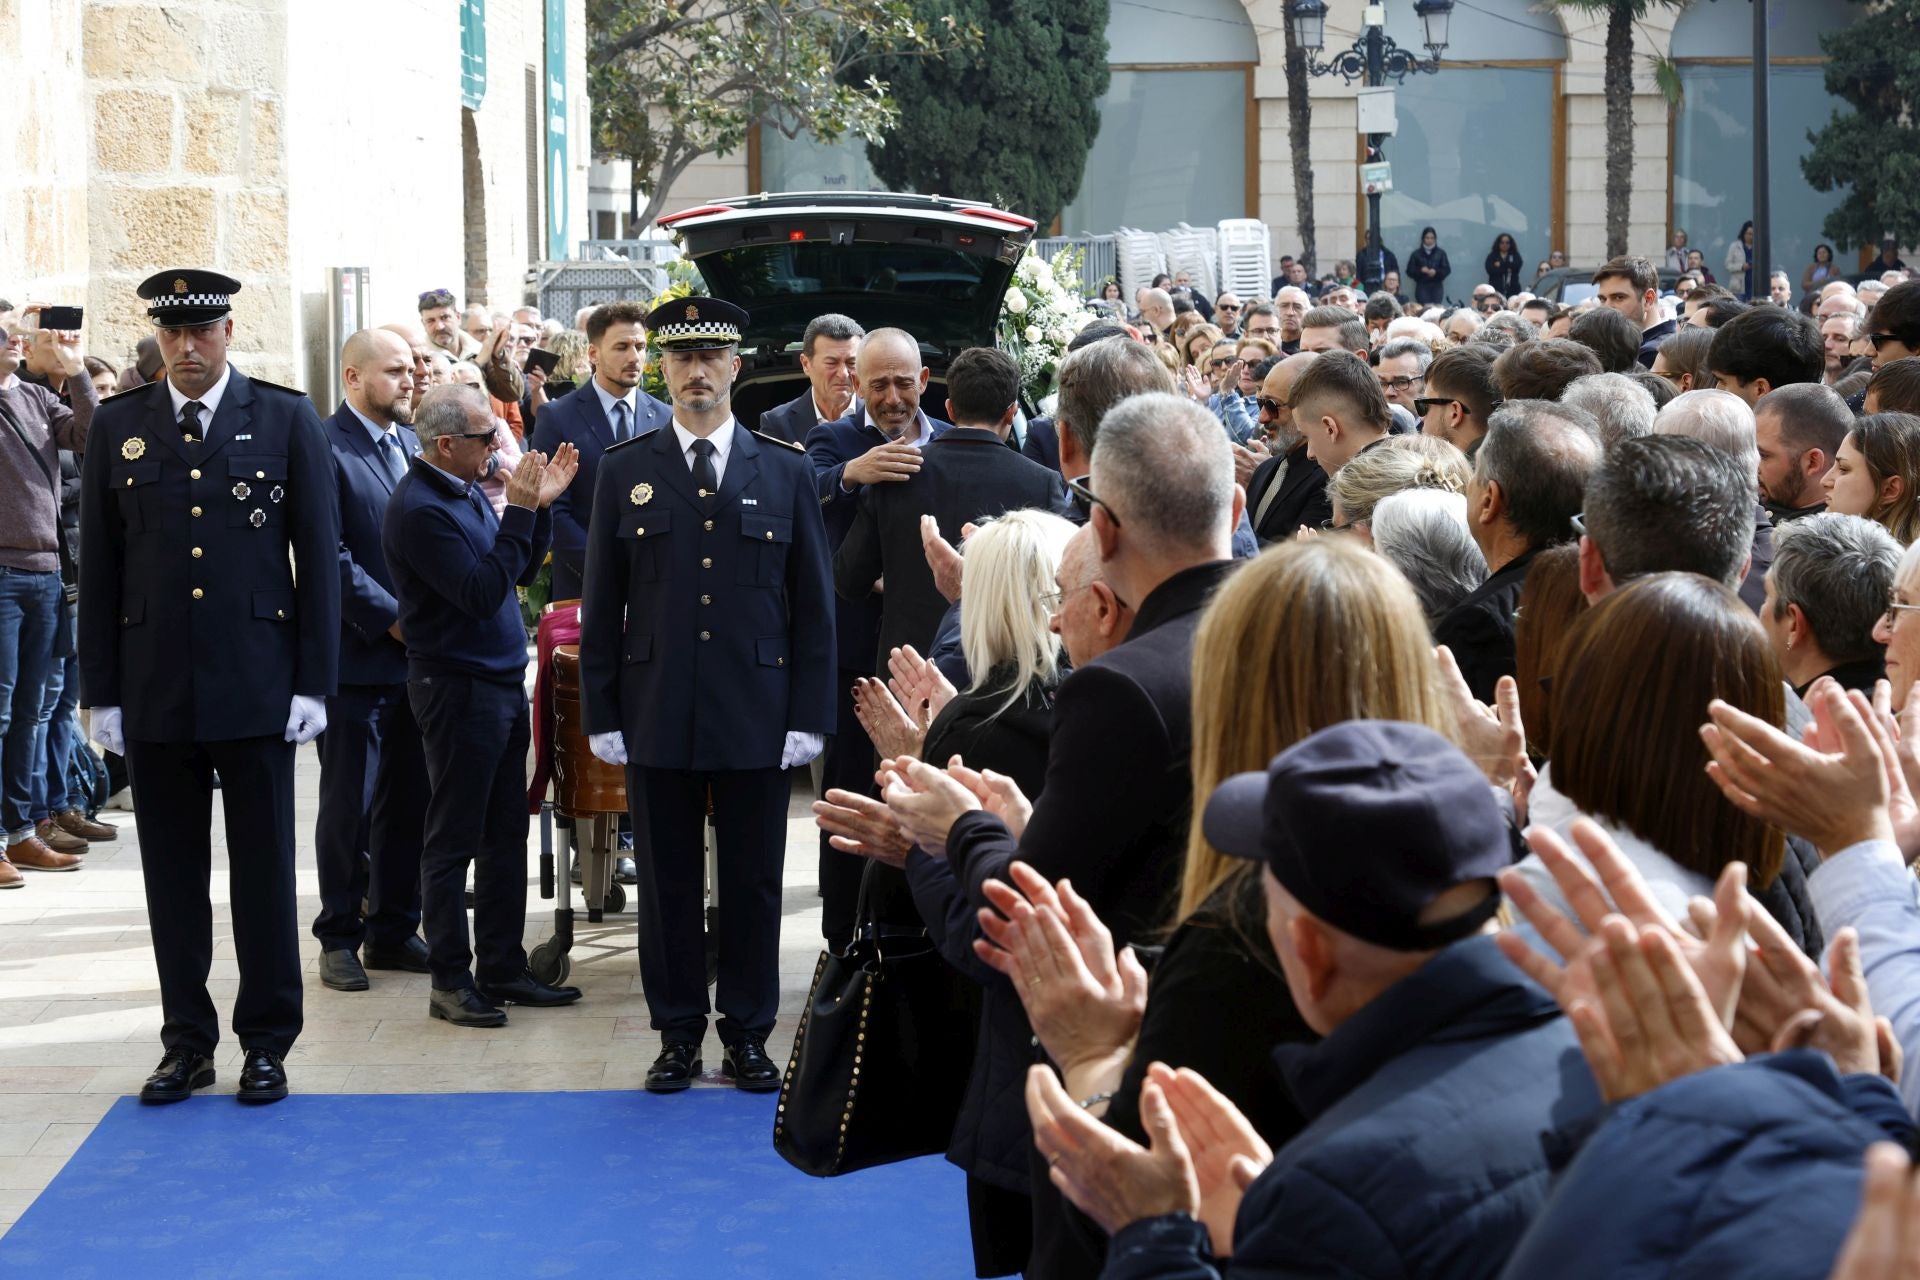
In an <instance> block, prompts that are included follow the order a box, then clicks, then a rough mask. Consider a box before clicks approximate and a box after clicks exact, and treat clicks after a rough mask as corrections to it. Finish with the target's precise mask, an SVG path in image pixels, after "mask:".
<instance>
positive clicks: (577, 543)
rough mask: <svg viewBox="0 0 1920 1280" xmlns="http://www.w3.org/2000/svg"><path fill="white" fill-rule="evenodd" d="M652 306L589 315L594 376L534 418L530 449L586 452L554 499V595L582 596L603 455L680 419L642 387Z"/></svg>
mask: <svg viewBox="0 0 1920 1280" xmlns="http://www.w3.org/2000/svg"><path fill="white" fill-rule="evenodd" d="M646 319H647V311H646V308H645V307H643V306H641V305H640V304H639V303H637V302H609V303H607V304H606V305H605V306H601V307H596V308H594V311H593V314H591V315H589V316H588V317H587V349H588V351H589V352H590V353H591V355H592V358H593V377H591V378H589V379H587V381H586V382H585V384H583V385H582V386H579V387H576V388H575V389H574V390H572V391H569V392H568V393H567V394H566V395H564V396H561V397H560V398H559V399H558V400H553V401H550V402H548V403H547V404H546V405H545V406H543V407H542V408H541V410H540V416H539V417H537V418H536V419H535V420H534V426H533V439H532V440H530V441H529V442H528V444H527V447H528V448H529V449H537V450H538V451H540V452H541V453H544V454H546V455H547V456H549V457H552V456H553V453H554V451H555V450H557V449H558V448H559V447H560V446H561V445H562V444H570V445H572V446H573V447H574V448H575V449H578V450H579V451H580V469H579V470H578V471H577V472H575V473H574V477H573V484H572V485H571V486H569V487H568V489H567V491H566V492H565V493H564V494H562V495H560V498H559V500H558V501H556V502H555V503H554V504H553V597H552V598H553V599H555V600H577V599H579V597H580V580H581V577H582V575H583V574H584V573H585V566H586V550H587V526H589V525H590V524H592V523H593V479H594V474H595V472H596V471H597V470H598V469H599V466H600V455H601V454H603V453H605V452H606V451H607V450H608V449H610V448H612V447H613V446H614V445H616V444H618V443H620V442H621V441H622V440H631V439H633V438H634V437H635V436H643V435H646V434H647V433H648V432H649V431H655V430H658V429H659V428H661V427H663V426H665V425H666V424H667V423H669V422H671V421H672V420H673V410H672V409H669V408H668V407H667V406H666V405H664V404H661V403H660V402H659V401H658V400H656V399H654V398H653V397H652V396H650V395H648V394H647V393H646V392H644V391H642V390H641V389H640V378H641V375H642V374H643V373H644V372H645V371H646V363H647V331H646V327H645V326H646Z"/></svg>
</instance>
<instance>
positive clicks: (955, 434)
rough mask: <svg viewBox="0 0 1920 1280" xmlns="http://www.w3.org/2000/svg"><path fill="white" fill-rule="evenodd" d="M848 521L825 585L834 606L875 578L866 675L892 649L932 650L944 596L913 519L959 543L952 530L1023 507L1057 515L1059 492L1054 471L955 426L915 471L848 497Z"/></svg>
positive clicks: (863, 593) (925, 452)
mask: <svg viewBox="0 0 1920 1280" xmlns="http://www.w3.org/2000/svg"><path fill="white" fill-rule="evenodd" d="M855 496H856V497H857V498H858V502H857V503H856V504H855V511H854V517H853V523H852V524H851V525H850V526H849V527H848V529H847V534H846V537H845V538H844V539H842V540H841V543H840V548H839V550H838V551H837V552H836V553H835V554H834V559H833V579H834V588H835V590H837V591H838V592H839V593H840V596H841V598H842V599H845V600H851V601H860V600H865V599H867V598H868V597H869V595H870V594H871V592H872V591H873V583H874V579H876V578H884V579H885V580H886V590H885V591H884V592H883V593H882V594H881V596H880V639H879V648H878V650H877V651H876V654H875V657H874V665H873V667H872V670H875V671H885V670H886V666H887V654H888V653H889V652H890V651H891V650H893V649H894V648H896V647H898V646H900V645H908V644H910V645H912V646H913V647H914V648H916V649H918V650H919V651H920V652H921V653H923V654H924V653H926V652H928V651H929V650H930V649H931V648H932V645H933V637H934V633H935V632H936V631H938V630H939V628H940V619H941V618H942V617H943V616H944V615H945V614H946V612H947V599H946V597H945V596H943V595H941V594H940V592H939V589H938V588H936V587H935V586H934V585H933V571H932V570H931V569H929V568H928V567H927V557H926V554H925V553H924V552H923V551H922V550H921V545H920V517H921V516H922V515H932V516H934V517H935V518H936V519H938V520H939V522H940V532H941V534H942V535H944V536H945V537H946V539H947V540H948V541H949V542H952V543H954V544H956V545H958V543H959V541H960V530H961V527H962V526H964V525H966V524H967V523H968V522H970V521H977V520H980V519H982V518H983V517H991V516H997V515H1001V514H1003V513H1005V512H1008V511H1018V510H1020V509H1022V508H1025V507H1038V508H1040V509H1042V510H1046V511H1052V512H1055V513H1056V514H1064V512H1065V510H1066V507H1067V490H1066V485H1065V484H1064V483H1063V482H1062V481H1061V479H1060V475H1059V473H1058V472H1054V471H1049V470H1047V469H1046V468H1045V467H1043V466H1041V465H1040V464H1039V463H1037V462H1035V461H1033V460H1032V459H1031V458H1024V457H1021V456H1020V455H1019V454H1017V453H1015V452H1014V451H1013V450H1011V449H1009V448H1007V446H1006V443H1005V442H1004V441H1003V440H1001V438H1000V437H999V436H998V435H995V434H994V433H993V432H991V431H987V430H983V429H981V428H978V427H954V428H952V429H951V430H948V431H946V432H943V433H942V434H940V435H939V436H936V437H935V438H934V439H932V440H929V441H927V443H926V444H925V445H924V446H923V447H922V449H921V465H920V471H919V474H917V475H915V476H914V477H913V478H912V479H911V480H907V481H904V482H902V483H899V484H877V485H871V486H868V487H867V488H865V489H863V490H861V491H860V492H859V493H858V494H857V495H855Z"/></svg>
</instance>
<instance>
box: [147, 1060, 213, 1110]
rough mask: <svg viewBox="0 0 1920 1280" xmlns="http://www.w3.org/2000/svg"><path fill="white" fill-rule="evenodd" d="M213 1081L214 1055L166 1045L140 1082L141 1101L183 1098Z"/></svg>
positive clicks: (180, 1099) (179, 1099)
mask: <svg viewBox="0 0 1920 1280" xmlns="http://www.w3.org/2000/svg"><path fill="white" fill-rule="evenodd" d="M212 1083H213V1059H212V1058H209V1057H207V1056H206V1055H205V1054H200V1053H195V1052H194V1051H193V1050H191V1049H169V1050H167V1052H166V1054H165V1056H163V1057H162V1058H161V1059H160V1065H159V1066H157V1067H155V1068H154V1069H153V1074H152V1075H150V1076H148V1077H147V1082H146V1083H145V1084H143V1085H141V1086H140V1101H142V1102H153V1103H159V1102H185V1101H186V1100H187V1099H188V1098H191V1097H192V1096H193V1091H194V1090H195V1089H204V1088H206V1087H207V1086H208V1085H210V1084H212Z"/></svg>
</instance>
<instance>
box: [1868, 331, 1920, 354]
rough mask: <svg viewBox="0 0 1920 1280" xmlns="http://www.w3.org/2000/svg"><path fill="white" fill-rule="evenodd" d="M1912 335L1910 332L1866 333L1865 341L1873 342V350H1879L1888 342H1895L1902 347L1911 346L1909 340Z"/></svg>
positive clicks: (1911, 343)
mask: <svg viewBox="0 0 1920 1280" xmlns="http://www.w3.org/2000/svg"><path fill="white" fill-rule="evenodd" d="M1913 337H1914V335H1913V334H1910V333H1870V334H1868V335H1867V341H1868V342H1871V343H1872V344H1873V349H1874V350H1875V351H1881V350H1884V349H1885V348H1886V345H1887V344H1888V343H1889V342H1897V343H1899V344H1900V345H1901V346H1903V347H1911V346H1913V345H1914V343H1913V342H1912V341H1911V339H1912V338H1913Z"/></svg>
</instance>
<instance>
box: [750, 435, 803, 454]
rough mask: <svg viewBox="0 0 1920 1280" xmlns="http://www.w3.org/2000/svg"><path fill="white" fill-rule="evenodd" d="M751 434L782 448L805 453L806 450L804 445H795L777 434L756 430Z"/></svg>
mask: <svg viewBox="0 0 1920 1280" xmlns="http://www.w3.org/2000/svg"><path fill="white" fill-rule="evenodd" d="M753 434H754V435H755V436H757V437H758V438H760V439H762V440H765V441H766V442H767V443H768V444H777V445H779V446H780V447H781V448H782V449H791V450H793V451H794V452H795V453H805V452H806V451H807V450H806V446H804V445H797V444H795V443H794V442H793V441H791V440H782V439H781V438H780V437H779V436H770V435H768V434H767V433H766V432H764V431H756V432H754V433H753Z"/></svg>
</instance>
